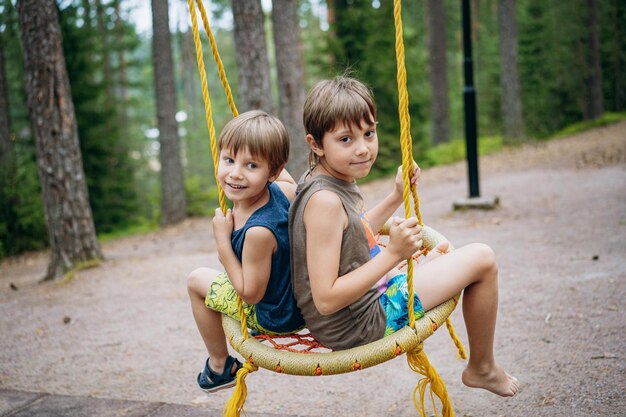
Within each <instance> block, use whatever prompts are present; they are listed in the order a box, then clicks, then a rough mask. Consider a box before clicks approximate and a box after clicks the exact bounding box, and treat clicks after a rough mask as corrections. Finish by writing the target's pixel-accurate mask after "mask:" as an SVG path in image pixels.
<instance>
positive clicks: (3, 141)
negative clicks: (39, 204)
mask: <svg viewBox="0 0 626 417" xmlns="http://www.w3.org/2000/svg"><path fill="white" fill-rule="evenodd" d="M10 127H11V118H10V116H9V91H8V89H7V77H6V70H5V65H4V43H3V39H2V32H0V186H2V188H0V193H2V190H3V188H4V187H3V186H4V185H5V184H4V182H5V180H6V179H8V178H9V175H10V174H11V172H12V171H13V164H14V160H15V159H14V157H13V144H12V143H11V136H10V134H11V133H10V132H11V129H10Z"/></svg>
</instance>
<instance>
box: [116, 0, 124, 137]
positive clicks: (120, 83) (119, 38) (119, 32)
mask: <svg viewBox="0 0 626 417" xmlns="http://www.w3.org/2000/svg"><path fill="white" fill-rule="evenodd" d="M120 2H121V0H115V1H114V5H113V7H114V9H115V41H116V42H117V48H116V49H117V62H118V68H117V72H118V78H117V88H116V94H115V95H116V96H117V97H118V98H119V102H118V104H117V106H116V111H117V117H118V120H119V125H120V128H121V129H120V132H128V113H127V110H126V106H127V104H128V92H127V87H128V75H127V73H126V57H125V56H124V48H123V45H124V25H123V21H122V14H121V11H120ZM122 134H124V133H122Z"/></svg>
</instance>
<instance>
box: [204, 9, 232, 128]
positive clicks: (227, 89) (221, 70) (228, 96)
mask: <svg viewBox="0 0 626 417" xmlns="http://www.w3.org/2000/svg"><path fill="white" fill-rule="evenodd" d="M196 1H197V3H198V9H199V10H200V15H201V16H202V23H203V24H204V31H205V32H206V34H207V36H208V38H209V43H210V44H211V53H212V54H213V59H214V60H215V64H216V65H217V72H218V73H219V75H220V81H221V82H222V86H223V87H224V92H225V93H226V99H227V100H228V105H229V106H230V111H231V113H232V114H233V117H237V116H238V115H239V112H238V111H237V106H235V99H234V98H233V93H232V92H231V91H230V84H228V79H227V78H226V71H225V70H224V64H223V63H222V58H220V54H219V52H218V50H217V42H215V37H214V36H213V31H212V30H211V26H210V25H209V19H208V18H207V14H206V10H205V9H204V4H203V3H202V1H201V0H196Z"/></svg>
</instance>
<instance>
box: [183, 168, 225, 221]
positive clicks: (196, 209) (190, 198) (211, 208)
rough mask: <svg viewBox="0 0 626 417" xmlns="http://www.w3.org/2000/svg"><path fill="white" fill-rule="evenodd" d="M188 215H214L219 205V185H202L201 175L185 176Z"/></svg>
mask: <svg viewBox="0 0 626 417" xmlns="http://www.w3.org/2000/svg"><path fill="white" fill-rule="evenodd" d="M185 195H186V197H187V215H188V216H212V215H213V213H214V212H215V207H217V206H218V195H217V187H216V186H213V187H210V188H209V189H204V188H203V187H202V180H201V178H200V177H198V176H195V177H188V178H185Z"/></svg>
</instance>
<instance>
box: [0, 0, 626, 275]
mask: <svg viewBox="0 0 626 417" xmlns="http://www.w3.org/2000/svg"><path fill="white" fill-rule="evenodd" d="M23 3H25V4H24V5H22V7H23V13H24V12H25V11H26V10H27V7H26V3H28V1H24V2H23ZM157 3H161V5H163V4H166V3H165V2H163V1H161V2H159V1H155V2H154V3H153V10H154V7H155V4H157ZM470 3H471V6H472V33H471V34H472V40H473V45H474V54H473V57H474V74H475V75H474V77H475V83H476V89H477V102H478V131H479V134H480V149H481V152H490V151H494V150H497V149H499V148H501V147H502V146H508V145H513V146H514V145H515V144H516V143H519V142H522V141H530V140H545V139H548V138H550V137H555V136H558V135H560V134H563V133H564V132H568V133H570V132H572V130H576V129H581V128H585V127H589V126H592V125H598V124H605V123H609V122H612V121H615V120H618V119H622V118H624V117H626V116H625V113H624V111H625V110H626V25H624V24H623V22H625V21H626V2H623V1H619V0H604V1H599V0H572V1H567V2H563V1H558V0H517V1H514V0H471V2H470ZM34 4H37V2H35V3H34ZM206 4H207V9H208V11H209V14H210V17H209V18H210V21H211V23H212V26H213V30H214V33H215V38H216V40H217V44H218V47H219V50H220V54H221V57H222V60H223V63H224V65H225V68H226V73H227V74H228V77H229V82H230V85H231V86H232V88H233V93H234V95H235V98H236V100H237V102H238V104H239V105H240V109H239V110H240V111H243V110H245V109H246V108H252V107H261V108H263V109H265V110H267V111H269V112H271V113H275V114H277V115H280V116H281V119H283V121H284V122H285V123H286V124H287V125H288V127H289V128H290V133H291V135H292V140H293V141H294V142H298V143H301V142H303V141H302V136H301V134H299V133H298V132H299V130H298V129H302V128H301V126H294V122H293V114H294V113H295V114H297V113H298V112H300V114H301V107H298V105H295V106H294V105H293V102H290V101H289V97H287V96H288V94H287V93H285V87H284V83H282V84H281V82H282V81H284V80H285V79H286V78H287V76H286V75H285V74H286V73H285V68H284V67H281V65H284V62H285V57H284V56H283V57H281V56H280V54H281V53H283V52H287V53H290V51H296V52H294V53H291V56H292V58H293V59H295V61H296V62H295V64H293V65H295V67H293V68H295V69H288V70H287V74H296V75H298V74H300V77H299V78H296V80H295V81H294V83H295V84H294V85H292V88H294V89H295V90H297V91H298V94H297V96H298V97H302V96H303V94H304V91H306V90H307V89H308V88H309V87H310V86H311V85H312V84H313V83H314V82H315V81H317V80H319V79H321V78H327V77H332V76H334V75H337V74H341V73H343V72H344V71H345V69H346V68H349V69H350V70H351V72H352V75H354V76H356V77H357V78H359V79H361V80H363V81H364V82H365V83H367V84H368V85H369V86H370V87H371V88H372V89H373V91H374V95H375V98H376V101H377V104H378V109H379V138H380V155H379V158H378V161H377V164H376V166H375V168H374V171H373V175H372V176H371V178H376V177H379V176H383V175H387V174H389V173H391V172H393V171H394V170H395V168H396V167H397V166H398V164H399V163H400V161H399V157H398V155H399V141H398V137H399V122H398V117H397V84H396V75H395V72H396V61H395V51H394V42H395V39H394V26H393V16H392V13H393V2H391V1H390V0H380V1H378V0H373V1H372V0H333V1H330V0H329V1H322V0H301V1H295V2H294V1H285V0H274V1H272V2H270V1H264V2H263V3H261V1H260V0H243V1H242V0H233V1H232V3H231V2H229V1H226V0H222V1H212V2H207V3H206ZM460 4H461V1H457V0H428V1H407V2H404V4H403V18H404V41H405V49H406V65H407V70H408V78H407V79H408V81H407V83H408V88H409V94H410V112H411V116H412V119H411V133H412V138H413V142H414V145H413V146H414V153H415V158H416V160H417V162H418V163H419V164H420V165H421V166H424V167H426V166H431V165H436V164H441V163H447V162H451V161H453V160H455V159H461V158H463V156H464V146H463V141H462V137H463V53H462V43H463V39H462V31H461V7H460ZM55 5H56V8H57V12H58V24H59V27H60V32H61V35H62V53H63V55H64V59H65V64H66V69H67V75H68V78H69V83H70V85H71V99H72V101H73V103H74V109H75V115H74V116H72V117H75V121H76V124H77V134H78V140H79V144H80V154H81V155H82V169H83V170H84V178H85V181H86V185H87V188H88V205H89V207H90V209H91V212H92V214H93V223H94V225H95V230H96V231H97V235H98V239H100V240H102V239H110V238H112V237H115V236H119V235H122V234H128V233H139V232H142V231H147V230H151V229H154V228H157V227H159V225H161V226H165V225H168V224H172V223H175V222H176V221H179V220H180V216H179V218H176V216H174V217H173V218H172V217H171V216H170V217H168V216H164V215H163V210H164V209H163V207H164V205H163V200H164V199H167V198H168V197H169V195H170V194H172V193H168V192H165V193H164V192H163V189H164V185H163V184H164V182H163V180H162V176H161V175H162V170H163V167H164V165H163V159H162V158H163V156H164V155H161V154H162V153H163V152H160V150H161V149H163V144H164V143H165V142H164V141H163V139H164V138H163V136H164V134H165V133H164V132H169V133H167V134H168V135H170V136H171V138H170V139H171V140H173V141H174V142H176V143H178V144H179V147H180V152H178V151H177V152H168V155H166V156H167V157H170V158H172V157H173V158H178V160H179V166H180V168H178V170H179V171H180V178H181V179H182V180H181V184H184V185H182V186H181V187H179V188H182V189H184V195H182V196H181V200H179V201H178V202H176V201H175V202H174V203H173V204H174V206H176V208H178V209H182V210H183V215H182V217H185V216H205V215H210V214H211V213H212V211H213V210H214V208H215V207H216V205H217V191H216V186H215V182H214V179H213V165H212V159H211V154H210V144H209V138H208V133H207V127H206V122H205V111H204V105H203V102H202V94H201V86H200V79H199V77H198V73H197V64H196V55H195V50H194V44H193V37H192V34H191V31H190V19H189V12H188V9H187V1H186V0H170V1H169V12H170V13H169V16H168V14H167V13H165V23H166V24H165V28H166V29H165V32H166V33H165V37H163V36H162V35H163V33H164V32H163V30H162V29H163V28H161V32H160V37H158V38H157V32H156V31H155V36H154V38H153V34H152V32H151V31H145V32H144V31H138V29H137V26H139V25H138V22H137V21H136V17H133V16H136V14H134V13H133V7H136V6H135V3H134V2H128V1H121V0H74V1H70V0H62V1H57V2H56V3H55ZM262 5H263V7H262ZM272 6H273V7H272ZM19 7H20V5H19V4H18V7H17V9H16V4H15V2H12V1H9V0H0V127H1V129H0V145H1V146H0V152H1V153H0V258H1V257H7V256H13V255H17V254H20V253H22V252H24V251H29V250H37V249H42V248H45V247H47V246H48V245H49V244H50V236H54V235H51V234H50V229H51V226H50V218H51V216H46V215H45V213H46V208H45V207H46V204H45V201H44V200H45V195H46V193H45V184H43V187H44V190H42V182H41V181H40V178H39V176H40V175H41V163H42V161H41V158H40V157H38V156H37V155H38V153H37V152H36V148H37V137H36V133H35V132H34V130H35V129H33V124H32V119H33V115H32V109H29V104H28V102H29V101H28V94H29V90H28V88H27V79H28V77H27V75H28V74H27V70H26V69H25V65H24V57H25V49H27V48H36V47H37V45H34V46H33V44H28V43H26V42H24V39H22V37H23V33H22V32H20V22H23V21H24V20H23V19H24V17H22V19H20V15H19V13H18V9H19ZM290 8H292V9H293V17H292V18H291V19H290V20H289V21H287V22H285V21H284V20H283V21H282V22H281V20H280V19H281V18H283V19H284V18H285V16H284V14H283V16H279V15H277V13H275V11H277V10H280V11H285V10H289V9H290ZM167 9H168V8H167V7H165V11H167ZM506 10H508V14H507V13H505V11H506ZM511 11H512V13H511ZM160 13H161V14H160V16H163V7H161V12H160ZM251 16H252V18H257V21H260V22H261V32H260V33H261V34H260V35H259V33H258V32H257V34H256V35H255V34H254V33H252V32H251V33H252V35H253V36H252V37H253V38H255V40H256V41H259V40H260V41H261V42H262V48H259V47H250V46H249V45H250V44H249V43H247V42H249V39H248V40H246V38H245V35H246V34H245V33H243V34H242V33H241V30H239V32H238V30H237V24H236V23H234V22H236V21H237V19H242V18H243V19H245V18H251ZM154 17H156V15H155V16H154ZM149 18H150V17H146V19H149ZM287 18H289V17H288V16H287ZM505 19H506V20H505ZM141 25H143V26H145V22H141ZM252 26H253V25H250V27H252ZM155 28H156V26H155ZM240 28H241V26H240ZM168 29H169V30H168ZM257 29H258V28H257ZM279 30H280V32H279ZM285 30H288V31H290V32H292V33H293V32H297V36H295V37H293V38H287V37H286V36H285V35H284V33H285ZM277 33H278V35H277ZM248 35H250V33H248ZM242 36H243V38H242ZM236 39H237V40H236ZM202 40H203V44H204V52H205V57H209V59H210V47H209V46H208V41H207V39H206V37H205V36H203V38H202ZM285 42H287V43H285ZM166 44H169V45H170V46H171V48H172V64H173V66H172V71H171V76H170V78H171V80H170V82H171V84H172V85H173V86H174V89H173V91H174V106H175V111H173V112H171V116H172V117H171V119H172V120H170V123H169V126H170V127H171V126H173V130H172V129H169V130H166V129H165V128H164V127H163V125H162V123H163V121H162V120H159V117H158V113H159V111H158V108H159V106H158V101H159V98H158V97H160V96H159V93H158V91H157V90H158V89H159V88H160V87H161V86H163V85H167V83H168V81H167V80H166V81H163V79H162V78H161V79H159V78H158V77H163V76H166V77H168V71H155V69H154V68H155V65H157V61H158V60H159V59H161V58H159V57H158V56H157V55H158V53H159V52H160V51H163V50H166V49H167V48H165V45H166ZM246 48H248V49H246ZM259 51H260V52H259ZM299 54H301V55H299ZM253 58H254V59H256V61H255V60H254V59H253ZM246 59H247V60H246ZM206 63H207V73H208V83H209V90H210V91H211V98H212V101H213V115H214V118H215V125H216V129H217V131H218V132H219V131H220V129H221V127H222V126H223V125H224V124H225V123H226V122H227V121H228V120H229V119H230V118H231V117H232V115H231V112H230V109H229V106H228V103H227V101H226V99H225V97H224V95H223V93H222V91H221V88H222V87H221V84H220V80H219V78H218V75H217V71H215V67H214V64H213V63H212V61H210V60H207V61H206ZM259 63H260V64H259ZM281 63H282V64H281ZM250 65H252V66H256V67H258V68H257V69H259V70H260V71H262V72H263V76H262V77H255V79H267V80H268V81H267V82H266V83H265V85H264V86H261V87H259V88H258V89H257V87H258V86H253V85H250V84H249V79H246V74H243V73H244V72H245V70H244V67H246V66H248V67H249V66H250ZM155 86H156V87H155ZM242 86H243V87H242ZM240 87H241V88H240ZM511 90H512V91H511ZM161 97H162V96H161ZM511 97H512V100H513V101H511ZM255 100H256V101H255ZM298 100H301V98H298ZM296 103H297V101H296ZM290 107H291V110H292V114H291V115H290V114H288V111H287V110H288V109H289V108H290ZM286 119H292V120H291V121H290V120H286ZM300 131H301V130H300ZM171 132H173V133H171ZM294 132H295V133H294ZM294 150H295V151H296V152H295V154H293V153H292V159H294V160H299V161H302V160H306V155H304V152H303V151H302V148H300V149H298V147H297V146H294ZM303 158H304V159H303ZM38 164H39V166H38ZM304 166H305V164H304V165H303V164H302V163H299V164H296V165H294V166H292V167H291V168H292V171H294V174H295V176H297V175H299V174H300V173H301V169H302V168H303V167H304ZM38 169H39V173H38ZM168 169H170V168H168ZM42 191H44V192H43V193H42ZM46 217H48V222H47V221H46ZM54 239H55V238H54V237H53V240H54ZM53 249H54V248H53ZM70 267H71V265H70ZM70 267H68V268H65V270H62V272H65V271H66V270H68V269H71V268H70Z"/></svg>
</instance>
